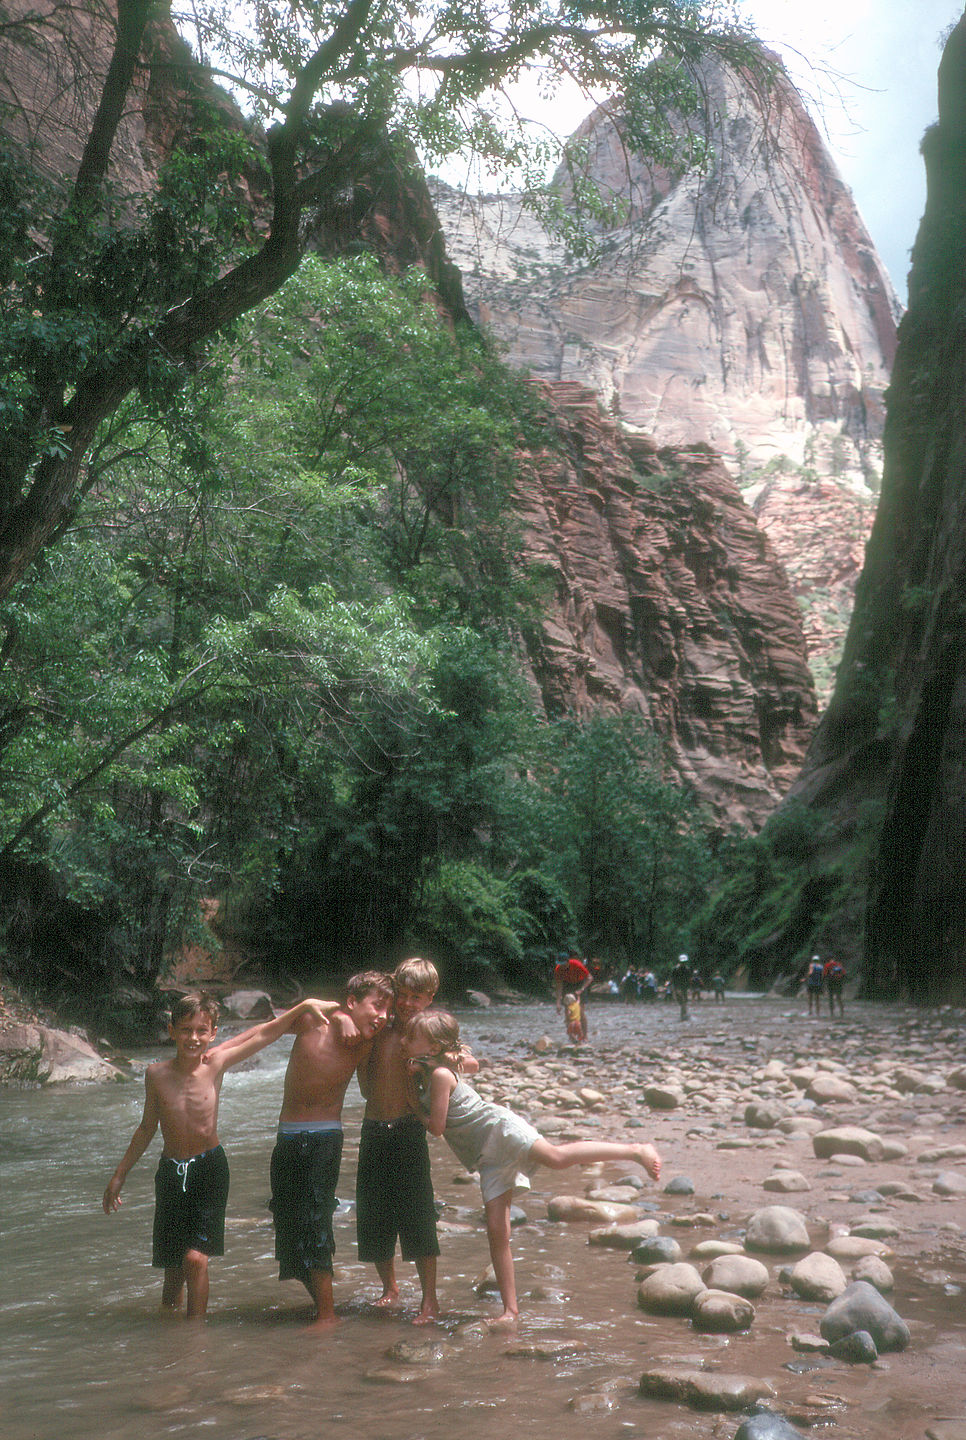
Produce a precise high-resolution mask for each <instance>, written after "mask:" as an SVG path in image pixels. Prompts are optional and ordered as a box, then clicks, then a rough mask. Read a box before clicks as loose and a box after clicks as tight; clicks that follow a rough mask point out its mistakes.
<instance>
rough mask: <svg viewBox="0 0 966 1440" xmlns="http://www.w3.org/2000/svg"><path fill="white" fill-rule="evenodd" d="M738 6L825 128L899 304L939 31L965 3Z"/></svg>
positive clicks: (747, 1)
mask: <svg viewBox="0 0 966 1440" xmlns="http://www.w3.org/2000/svg"><path fill="white" fill-rule="evenodd" d="M740 3H741V7H742V10H743V12H744V13H745V14H746V15H747V16H748V17H749V19H750V20H751V22H752V24H753V25H754V28H755V29H756V30H757V32H758V33H759V35H761V37H762V39H763V40H765V41H766V42H767V43H768V44H769V45H770V46H771V48H772V49H774V50H777V51H778V52H779V53H780V54H781V56H782V59H783V60H784V61H785V65H786V68H787V69H788V71H789V73H790V74H791V77H792V79H793V80H794V81H795V84H796V85H797V86H798V88H799V90H800V91H801V92H802V94H803V96H804V98H805V100H806V103H808V105H809V109H810V110H811V112H812V116H813V118H814V119H815V120H816V121H817V122H818V123H819V125H820V127H822V126H824V129H825V131H826V135H825V138H826V142H827V143H828V144H829V147H830V149H831V150H832V153H833V155H834V157H835V159H836V162H837V164H838V167H839V170H840V171H841V174H842V178H843V179H844V180H845V182H846V184H847V185H849V186H850V187H851V189H852V192H853V194H854V195H855V198H856V201H857V203H858V207H859V210H860V212H861V214H862V218H863V220H864V221H865V223H866V226H867V227H868V230H869V233H870V234H871V236H872V239H873V241H874V242H875V246H876V249H877V250H878V252H879V254H880V256H881V257H882V259H883V261H884V262H885V265H886V268H887V269H888V271H889V274H890V276H891V277H892V283H893V284H894V286H895V288H896V293H897V294H898V296H899V299H900V300H901V301H902V302H903V303H905V299H906V275H907V273H908V269H909V250H910V248H911V246H912V243H913V241H914V240H915V238H916V230H917V228H918V225H919V220H920V217H921V215H922V210H923V204H924V201H925V196H926V182H925V171H924V169H923V164H922V157H921V155H920V154H919V142H920V140H921V138H922V132H923V131H924V130H925V128H926V126H927V125H931V124H932V123H933V121H934V120H935V119H936V118H937V111H936V71H937V69H938V67H939V59H940V55H941V45H940V37H941V36H942V35H943V34H944V32H945V31H946V30H947V29H948V28H949V26H950V25H953V24H955V22H956V21H957V20H958V19H959V17H960V16H961V15H962V13H963V6H964V0H740ZM795 51H798V52H799V53H798V54H797V55H796V54H795V53H794V52H795Z"/></svg>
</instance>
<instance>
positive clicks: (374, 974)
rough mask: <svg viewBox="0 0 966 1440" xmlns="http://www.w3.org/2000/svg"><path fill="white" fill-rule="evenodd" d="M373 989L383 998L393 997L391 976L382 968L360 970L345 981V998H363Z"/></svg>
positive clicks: (389, 998)
mask: <svg viewBox="0 0 966 1440" xmlns="http://www.w3.org/2000/svg"><path fill="white" fill-rule="evenodd" d="M373 991H374V992H375V993H376V994H377V995H378V996H380V997H381V998H382V999H383V1000H391V999H392V998H393V988H392V976H391V975H387V974H386V973H385V972H384V971H382V970H360V971H359V973H358V974H357V975H350V976H349V978H348V980H347V981H346V982H345V998H346V1000H364V999H365V998H366V996H367V995H370V994H372V993H373Z"/></svg>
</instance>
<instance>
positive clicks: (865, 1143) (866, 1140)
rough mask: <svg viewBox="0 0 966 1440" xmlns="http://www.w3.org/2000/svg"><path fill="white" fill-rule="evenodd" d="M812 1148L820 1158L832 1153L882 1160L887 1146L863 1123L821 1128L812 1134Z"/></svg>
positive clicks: (825, 1157)
mask: <svg viewBox="0 0 966 1440" xmlns="http://www.w3.org/2000/svg"><path fill="white" fill-rule="evenodd" d="M812 1148H813V1149H814V1151H815V1154H816V1155H817V1156H818V1158H819V1159H820V1160H825V1159H828V1158H829V1157H830V1156H832V1155H857V1156H858V1157H859V1158H860V1159H862V1160H873V1161H874V1160H881V1159H882V1158H883V1156H884V1155H885V1146H884V1145H883V1143H882V1139H881V1137H880V1136H878V1135H876V1134H875V1132H874V1131H872V1130H864V1129H863V1128H862V1126H861V1125H839V1126H837V1127H835V1128H833V1129H831V1130H819V1131H817V1132H816V1134H814V1135H813V1136H812Z"/></svg>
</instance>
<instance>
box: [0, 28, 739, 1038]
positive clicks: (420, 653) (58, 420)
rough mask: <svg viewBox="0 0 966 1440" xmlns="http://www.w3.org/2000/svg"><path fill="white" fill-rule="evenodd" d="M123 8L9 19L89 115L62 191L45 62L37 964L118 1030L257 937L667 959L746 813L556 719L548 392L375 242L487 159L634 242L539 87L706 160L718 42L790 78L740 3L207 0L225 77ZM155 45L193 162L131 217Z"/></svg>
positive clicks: (29, 301)
mask: <svg viewBox="0 0 966 1440" xmlns="http://www.w3.org/2000/svg"><path fill="white" fill-rule="evenodd" d="M88 8H89V18H90V21H91V24H90V27H89V28H86V27H85V26H81V27H80V29H78V28H77V24H76V13H77V12H76V7H74V6H73V5H72V4H71V3H68V0H51V4H50V6H49V7H47V9H46V11H45V13H44V14H43V16H40V15H39V14H35V13H34V12H33V11H32V10H31V9H30V8H29V7H28V8H26V9H24V8H23V7H22V6H19V5H17V6H11V5H9V4H4V3H2V0H0V49H5V48H6V49H9V48H10V47H18V46H19V47H21V49H22V50H23V51H24V52H29V53H30V55H31V57H32V59H31V63H32V64H36V65H37V66H38V67H39V68H40V70H42V69H43V67H44V65H45V64H49V67H50V76H52V77H53V78H54V80H55V81H56V85H55V89H56V88H57V87H58V86H61V87H62V86H63V85H64V84H65V83H66V88H67V90H69V92H70V93H71V94H72V96H73V97H74V99H75V101H76V104H75V108H74V111H73V113H74V115H75V116H76V118H77V123H78V125H79V126H82V127H83V133H79V134H78V137H77V139H78V150H79V154H80V160H79V164H78V165H77V167H76V169H75V170H74V172H73V173H72V174H69V175H67V176H66V177H65V176H64V174H63V173H59V170H58V172H57V173H54V171H55V167H54V166H46V165H45V157H44V146H43V144H41V145H40V146H39V147H38V148H37V149H36V150H35V149H33V148H32V147H31V145H30V144H29V143H28V141H29V138H30V137H32V135H33V134H34V126H35V123H36V121H37V116H36V115H35V114H34V113H33V108H32V107H33V106H34V103H35V96H34V94H33V93H32V92H31V93H30V94H24V95H18V94H17V93H16V92H15V90H14V89H13V88H12V83H8V79H9V76H13V75H14V74H15V73H16V67H9V70H7V69H4V71H3V76H4V78H3V81H2V85H0V107H2V111H3V119H4V122H5V133H6V135H7V141H6V142H5V143H4V144H3V145H2V146H0V199H2V201H3V203H2V204H0V603H2V608H0V875H2V878H3V881H4V884H3V888H2V892H0V894H2V899H0V919H2V922H3V926H4V936H5V946H6V959H7V962H8V963H10V964H13V965H14V966H15V967H16V966H19V967H20V972H21V974H22V975H23V977H24V978H25V980H27V982H28V983H31V982H36V983H37V984H39V985H42V988H44V989H45V990H46V991H47V993H48V994H51V993H53V994H54V998H57V999H60V1000H61V1001H63V1000H65V999H67V998H71V999H72V1000H73V1002H74V1003H75V1004H76V1006H77V1008H78V1010H86V1011H87V1013H94V1012H96V1010H97V1005H96V1003H95V1002H96V999H97V997H101V996H103V995H104V994H106V993H107V992H108V991H109V990H110V991H111V992H112V993H114V994H115V995H116V994H117V992H118V987H119V986H120V985H122V984H127V983H130V984H133V985H134V986H135V987H143V988H145V989H147V990H150V988H151V987H152V986H153V984H154V983H155V981H156V980H157V978H158V976H159V975H160V974H161V973H162V971H163V970H164V968H165V966H167V965H168V964H170V963H171V957H172V955H173V954H174V953H175V952H178V951H180V950H183V949H184V947H185V946H189V947H190V946H192V945H194V946H195V948H196V951H197V953H202V952H204V951H207V950H212V951H214V950H217V949H218V945H219V940H218V939H217V938H216V937H215V935H214V934H213V933H212V931H211V929H210V927H209V925H208V923H207V922H208V920H209V919H211V918H212V917H213V916H214V915H215V914H216V913H217V915H218V920H219V926H220V932H219V933H220V936H221V938H222V939H225V938H230V939H231V940H232V941H233V942H234V943H236V944H238V945H239V946H241V947H244V949H245V951H246V952H247V953H254V954H256V955H257V956H259V957H260V958H263V959H264V960H266V961H267V962H270V963H274V964H276V965H277V966H278V967H279V968H280V969H284V970H285V971H286V972H287V973H290V974H293V975H295V976H297V977H302V976H306V975H309V974H316V973H318V971H319V970H320V969H325V970H328V971H329V972H331V973H336V972H341V971H344V969H345V968H346V967H347V966H348V965H351V964H354V963H356V961H357V960H359V959H364V960H366V961H369V960H371V959H373V958H375V959H377V960H379V961H382V960H384V959H390V958H391V956H392V954H393V953H395V952H398V950H399V949H400V948H401V947H404V946H405V947H414V946H426V947H428V948H430V949H431V950H432V951H433V953H435V954H437V955H438V956H439V957H440V958H441V959H442V960H443V961H444V963H445V964H446V965H447V966H448V967H449V969H450V973H451V976H452V977H453V979H452V983H453V984H454V985H456V984H458V983H459V981H460V979H461V978H462V979H464V980H465V979H467V978H469V977H471V976H477V977H481V976H482V977H486V976H487V975H490V976H492V975H493V974H497V973H498V974H500V975H502V976H504V977H505V978H507V979H509V980H512V981H513V982H514V983H517V984H523V985H537V984H539V983H541V982H542V979H543V976H544V973H545V967H546V964H547V962H548V960H549V957H550V956H551V955H552V953H553V952H554V951H555V950H556V949H557V948H558V947H559V946H560V945H562V944H567V945H574V946H578V947H579V948H581V949H582V950H593V951H597V952H599V953H600V954H601V956H602V957H603V958H605V959H611V958H612V959H614V960H615V961H621V962H623V961H625V960H626V959H629V958H631V959H646V960H648V961H652V960H657V959H659V958H660V957H661V955H662V953H663V951H664V950H665V949H666V948H667V947H672V948H673V945H674V944H676V943H677V937H678V936H679V935H680V934H681V931H682V927H683V926H684V925H685V924H686V917H687V914H688V913H689V911H690V909H692V908H693V905H694V901H695V894H696V889H697V888H698V887H699V886H700V885H701V884H702V883H703V881H704V878H705V876H706V874H707V865H708V859H707V851H706V846H705V841H704V838H703V837H704V822H703V819H702V817H701V816H700V815H699V814H698V813H696V812H695V811H694V809H693V808H692V807H691V806H690V805H689V804H688V803H687V802H686V800H685V798H684V797H682V795H681V794H680V793H679V792H678V791H677V790H676V789H675V788H674V787H673V786H672V785H670V784H669V782H668V779H667V777H666V776H665V775H664V772H663V766H662V762H661V757H660V753H659V750H658V748H657V746H656V744H655V742H654V741H653V739H652V738H650V737H648V736H647V735H646V734H645V733H644V732H643V730H642V728H641V727H640V726H637V725H634V724H630V723H629V722H621V721H617V720H610V721H607V720H603V719H601V720H599V721H595V722H594V723H593V724H590V725H581V724H579V723H578V722H576V721H574V720H568V721H565V722H561V723H560V724H558V725H555V726H547V725H545V724H541V723H540V722H539V720H538V718H537V717H536V716H535V715H534V713H533V705H532V697H531V696H530V693H529V691H528V689H527V686H526V684H525V681H524V679H523V677H522V675H521V668H520V658H519V657H520V641H519V637H520V635H521V633H522V632H523V631H524V630H525V629H526V627H527V625H528V624H529V623H530V622H529V620H528V607H530V606H533V605H535V604H536V605H538V604H539V600H540V590H539V584H538V582H537V580H536V579H535V578H534V577H532V576H530V575H528V574H527V573H526V572H525V570H524V569H523V567H522V566H521V564H520V559H519V556H520V546H519V543H518V536H517V535H516V533H515V528H514V525H513V523H512V520H511V518H510V516H511V509H510V507H509V505H508V497H509V495H510V492H511V488H512V484H513V477H514V466H515V463H516V460H515V457H516V455H517V453H518V451H519V448H520V446H521V444H522V445H524V446H526V445H527V444H530V445H531V446H533V445H534V444H535V436H536V435H537V434H538V433H539V434H540V436H541V439H540V444H547V443H549V442H548V436H547V434H546V433H545V432H544V431H543V430H541V429H540V426H541V417H540V416H539V413H538V410H537V407H536V402H535V398H534V395H533V393H532V391H531V390H530V388H529V387H527V386H526V385H524V384H521V383H520V382H519V381H516V380H514V379H513V378H512V377H510V376H509V375H508V374H507V373H506V372H505V370H504V369H503V368H502V367H501V366H500V365H499V364H498V363H497V362H496V360H495V359H494V357H493V356H492V355H490V354H489V353H488V351H487V349H486V347H485V346H483V345H481V343H480V341H479V338H478V337H477V336H476V335H475V334H473V333H471V332H470V331H469V330H468V329H465V328H464V327H463V326H461V325H460V324H458V323H457V324H455V325H453V324H445V323H443V322H442V321H441V320H440V318H439V317H438V315H437V313H436V310H435V309H434V308H433V305H432V304H431V303H427V297H426V296H425V295H424V294H423V288H424V287H425V286H426V284H427V280H426V277H425V275H424V274H421V275H418V276H415V277H410V278H406V277H403V278H401V279H399V280H397V281H393V282H390V281H389V280H387V279H386V278H385V277H384V275H383V273H382V272H381V270H380V269H379V267H378V266H377V265H376V264H375V263H374V262H373V261H372V260H371V259H367V258H366V257H365V256H364V255H362V254H360V253H359V252H360V250H361V249H363V248H364V246H363V245H362V244H361V237H362V235H363V234H364V233H368V232H366V231H365V225H364V223H363V221H366V222H369V221H371V220H372V215H373V214H374V213H377V212H379V213H384V210H383V211H382V212H380V211H379V207H380V206H383V207H384V209H385V207H386V206H387V205H388V203H389V201H388V198H387V197H389V196H390V195H398V193H399V187H400V184H401V183H403V184H409V183H410V181H411V180H413V181H414V177H417V174H418V172H417V170H416V158H415V157H416V156H417V155H419V156H420V157H421V158H422V159H423V160H424V161H426V162H427V163H434V162H435V161H438V160H442V159H444V158H445V157H446V156H449V155H453V154H454V153H460V154H464V155H465V154H467V153H468V152H473V153H474V154H475V155H476V156H477V157H478V159H479V160H480V161H481V163H482V164H483V166H484V169H485V168H487V167H488V168H489V169H490V171H492V172H493V173H497V172H499V173H505V172H506V171H507V170H508V169H514V170H516V171H517V172H518V174H520V175H522V176H523V177H524V181H525V183H528V184H530V186H531V197H532V200H533V203H534V204H535V205H537V206H538V207H539V208H542V210H543V212H544V214H545V215H546V216H547V217H548V219H549V220H550V221H553V220H554V218H555V217H556V222H557V223H558V225H559V226H560V227H562V228H563V229H564V230H565V231H566V236H567V239H568V243H570V244H571V246H572V247H573V248H575V249H579V248H580V247H581V246H582V245H583V244H585V242H586V235H587V232H585V231H583V230H582V228H581V225H580V223H579V222H577V223H575V222H574V210H573V206H574V205H576V206H577V208H578V209H579V207H580V204H581V203H582V204H584V205H585V206H586V207H587V209H588V211H589V213H590V215H591V218H592V219H593V220H594V221H595V222H596V223H598V224H600V223H604V224H606V220H607V216H606V214H605V213H604V211H603V210H602V209H601V206H600V203H599V201H598V200H596V199H595V197H594V196H593V195H592V194H591V193H590V192H589V191H588V189H587V187H586V185H584V184H583V183H582V182H581V181H580V180H579V177H578V176H577V175H576V173H575V167H576V166H577V165H578V163H579V158H580V155H579V150H573V151H572V152H570V155H569V156H565V157H564V158H565V159H568V160H569V163H570V167H571V172H572V175H571V180H570V182H569V188H568V190H567V196H568V200H567V206H566V207H562V206H561V204H560V196H559V194H558V193H555V192H554V191H553V190H552V188H548V187H547V186H546V184H545V183H544V181H545V177H546V175H547V173H548V169H549V168H550V167H551V166H552V165H553V163H555V162H556V160H558V159H559V158H560V156H561V154H562V153H563V152H562V151H561V150H560V147H559V142H558V141H556V140H555V139H554V138H553V137H550V136H549V135H548V133H547V131H546V130H545V129H544V128H543V127H542V126H541V125H539V124H536V125H530V124H529V123H528V122H527V121H525V120H524V118H523V116H522V113H521V111H520V110H519V109H517V108H515V107H514V104H513V103H512V101H511V100H509V99H508V87H512V86H513V85H515V84H516V83H517V82H519V81H520V80H521V79H522V78H523V77H524V76H525V75H527V74H529V75H530V76H531V77H535V79H536V82H537V84H538V86H539V88H540V90H541V91H542V92H543V93H544V94H549V93H552V92H554V91H555V90H557V89H558V88H559V87H560V86H561V85H563V84H564V83H566V84H568V85H575V86H576V88H577V91H578V92H579V93H581V94H583V95H584V96H588V97H589V96H590V95H592V94H593V95H596V94H598V93H600V92H609V93H616V92H618V91H620V92H621V93H622V95H623V102H622V103H623V110H622V113H623V115H624V121H623V123H624V126H625V134H626V139H627V143H628V144H630V145H634V146H635V147H637V148H641V149H644V150H647V151H649V152H650V153H651V154H652V155H655V156H656V157H658V158H659V159H660V160H661V161H662V162H663V163H665V164H669V165H677V164H684V163H686V162H687V161H689V160H693V159H695V158H698V159H700V155H697V154H696V147H695V146H694V145H693V143H692V141H691V140H690V138H689V137H688V135H687V133H686V127H685V128H684V129H682V125H681V117H682V115H686V114H687V112H688V111H689V110H693V109H694V107H695V106H696V105H698V104H700V95H699V93H698V89H697V85H696V82H695V78H694V76H695V65H696V64H697V62H698V61H699V59H700V57H701V55H702V53H703V52H704V51H705V50H707V49H713V50H716V51H717V52H718V53H719V54H722V55H724V56H725V57H730V58H732V59H734V60H738V61H742V60H748V61H749V62H750V63H752V64H754V65H760V64H761V63H762V62H761V61H760V58H759V57H758V56H757V54H756V52H755V51H754V49H753V48H752V47H750V46H749V42H748V41H747V39H746V38H745V37H744V36H743V35H742V34H741V33H740V32H739V31H737V30H736V29H735V28H734V27H733V26H732V25H731V23H730V21H729V19H728V16H727V15H723V14H722V13H719V7H718V5H717V3H716V0H707V3H705V0H688V3H681V0H633V3H630V4H627V3H626V0H595V3H592V4H587V5H582V6H581V7H580V8H579V10H574V9H573V8H572V7H568V6H564V7H562V8H561V7H550V8H548V7H546V6H544V5H535V4H534V3H533V0H519V3H518V0H514V3H512V4H511V5H509V6H507V5H505V4H500V5H492V6H491V5H488V4H485V3H484V4H480V5H471V6H465V5H461V4H455V5H450V6H443V7H442V8H441V7H439V6H436V7H430V8H428V9H422V10H421V9H418V8H415V9H414V8H413V7H412V6H410V5H404V6H399V5H397V4H395V3H394V0H388V3H386V4H375V3H373V0H349V3H347V4H341V3H340V4H338V5H334V4H331V5H330V4H328V3H325V0H286V3H285V4H284V5H282V4H275V3H272V0H269V3H261V0H260V3H258V4H257V5H251V6H248V5H241V4H236V3H232V4H230V5H229V4H225V3H204V0H201V3H196V4H193V5H192V6H191V7H190V12H187V11H186V13H185V14H184V15H183V16H180V17H178V19H179V21H180V23H181V25H182V30H183V34H184V35H185V36H186V37H187V40H188V42H190V50H189V45H188V44H186V43H184V42H182V41H181V40H179V39H178V38H177V36H176V35H175V32H174V31H173V30H172V29H171V28H170V26H169V25H168V24H167V19H166V12H167V7H166V6H165V5H164V4H159V3H157V0H95V3H94V4H93V5H92V6H91V7H88ZM86 13H87V12H85V14H86ZM98 34H103V35H107V36H110V37H113V54H112V55H111V58H110V64H109V66H108V67H107V68H106V71H105V69H104V68H103V67H99V66H94V65H92V64H90V63H89V62H90V56H89V55H88V54H87V53H86V52H85V50H84V45H85V43H87V40H88V39H89V37H90V36H95V37H96V36H97V35H98ZM659 54H660V57H661V58H660V60H658V59H657V57H658V55H659ZM0 58H2V57H0ZM154 61H157V62H158V64H157V66H156V69H155V71H154V72H151V74H152V87H153V86H154V84H155V82H157V84H158V85H159V86H160V89H159V90H157V91H155V89H153V88H152V91H151V95H150V97H149V102H148V103H151V104H153V103H156V102H157V99H158V95H159V94H161V93H162V91H163V93H164V94H165V95H167V97H168V101H169V102H171V108H170V111H169V113H167V114H166V115H165V116H164V143H163V146H162V148H163V149H164V152H165V155H166V158H165V160H164V163H163V165H162V166H161V169H160V171H159V173H158V174H157V175H156V176H152V177H151V179H150V183H149V184H148V187H147V188H146V190H145V191H144V193H133V191H132V188H131V183H130V176H127V177H125V179H124V182H123V184H121V185H118V184H116V183H115V182H114V181H113V180H112V178H111V177H112V175H116V174H117V173H118V171H117V170H116V169H115V168H114V160H115V155H116V152H117V151H118V148H119V137H120V136H121V135H122V131H123V126H124V125H125V124H126V123H127V122H126V119H125V117H126V116H128V115H129V114H130V113H131V112H132V110H133V111H137V109H138V106H139V105H141V103H142V101H143V97H144V95H145V93H146V92H145V90H144V88H143V84H142V82H143V81H144V80H145V78H146V76H147V75H148V73H149V72H150V71H151V66H152V63H153V62H154ZM71 66H73V74H72V75H71V74H70V71H71ZM26 73H30V69H29V67H28V69H27V72H26ZM65 76H66V77H67V78H66V82H65V80H64V77H65ZM48 78H49V77H48ZM213 80H219V81H222V82H225V83H228V84H229V85H230V87H231V89H232V94H233V95H234V96H235V97H236V98H238V99H239V100H241V101H242V102H243V104H244V106H245V107H246V113H245V115H244V116H242V115H241V113H240V112H238V111H236V110H234V109H233V107H232V104H231V103H229V102H228V101H227V100H226V98H225V96H224V94H223V93H221V94H219V93H218V92H216V91H215V90H214V88H213V86H212V81H213ZM58 93H59V92H58ZM175 101H176V102H177V103H174V102H175ZM128 139H130V137H128ZM414 183H415V181H414ZM360 196H363V197H368V198H364V201H360V199H359V197H360ZM360 204H361V205H362V208H363V209H364V210H365V215H364V216H363V215H362V214H361V212H360V208H359V207H360ZM309 221H311V224H310V223H309ZM310 233H312V234H314V235H315V237H316V242H317V243H318V245H319V246H320V247H321V249H323V250H324V251H325V253H326V254H327V255H328V256H329V257H330V258H329V260H328V261H327V262H326V263H322V262H321V261H319V260H312V261H310V262H308V263H305V264H303V263H302V262H303V256H304V252H305V248H306V244H307V236H308V235H309V234H310ZM339 254H351V255H352V259H351V260H345V261H343V262H338V261H337V260H335V259H333V258H332V257H334V256H338V255H339ZM300 265H301V267H302V268H301V269H300ZM451 318H452V317H451ZM58 989H59V994H58V993H57V992H58Z"/></svg>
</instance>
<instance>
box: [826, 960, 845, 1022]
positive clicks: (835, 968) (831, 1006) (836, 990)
mask: <svg viewBox="0 0 966 1440" xmlns="http://www.w3.org/2000/svg"><path fill="white" fill-rule="evenodd" d="M822 973H823V975H824V978H825V988H826V990H827V991H828V1013H829V1015H834V1014H835V1002H836V1000H837V1001H838V1002H839V1014H840V1015H843V1016H844V1015H845V1006H844V1005H843V1004H842V987H843V985H844V984H845V966H844V965H843V964H842V962H841V961H840V960H826V962H825V964H824V966H823V967H822Z"/></svg>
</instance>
